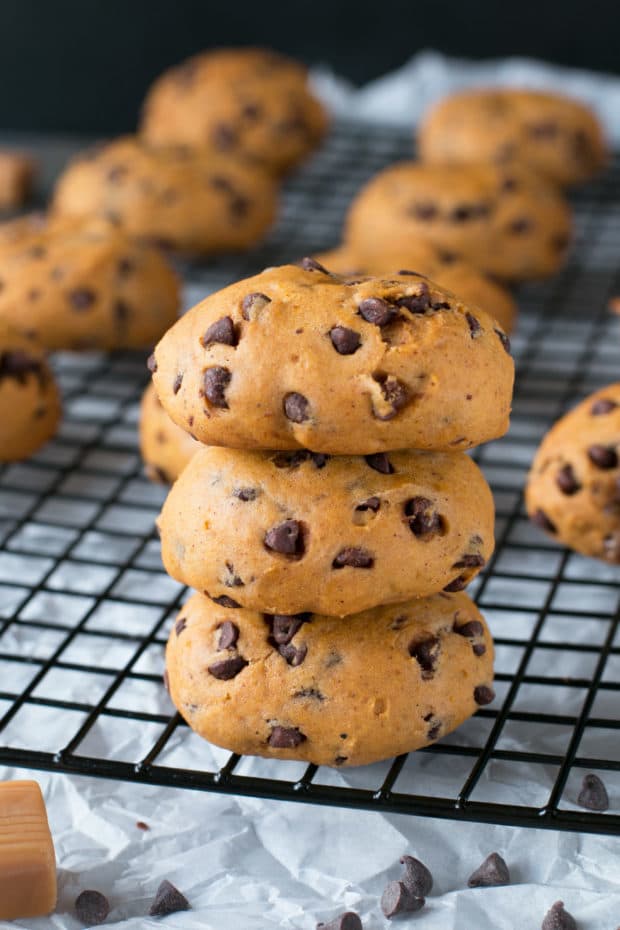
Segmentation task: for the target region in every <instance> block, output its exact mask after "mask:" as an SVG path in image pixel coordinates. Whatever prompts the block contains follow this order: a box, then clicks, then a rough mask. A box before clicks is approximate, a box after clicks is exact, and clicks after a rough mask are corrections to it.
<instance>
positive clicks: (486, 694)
mask: <svg viewBox="0 0 620 930" xmlns="http://www.w3.org/2000/svg"><path fill="white" fill-rule="evenodd" d="M494 700H495V691H494V690H493V688H489V687H488V686H487V685H478V687H477V688H474V701H475V702H476V704H479V705H480V707H484V706H485V704H490V703H491V702H492V701H494Z"/></svg>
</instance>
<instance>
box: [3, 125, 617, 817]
mask: <svg viewBox="0 0 620 930" xmlns="http://www.w3.org/2000/svg"><path fill="white" fill-rule="evenodd" d="M409 145H410V140H409V134H408V133H407V134H406V133H403V132H400V131H397V130H393V129H386V128H380V127H370V126H361V125H340V126H337V127H336V128H335V129H334V131H333V133H332V135H331V137H330V139H329V140H328V143H327V144H326V146H325V147H324V149H323V150H322V151H321V152H320V153H319V155H318V156H317V157H316V158H315V159H314V160H313V161H312V162H311V163H310V164H308V165H307V166H306V167H304V168H303V169H302V171H301V172H300V173H298V174H297V176H296V177H295V178H293V179H292V180H291V181H290V182H289V183H288V185H287V188H286V191H285V195H284V201H283V210H282V215H281V220H280V222H279V225H278V227H277V229H276V230H275V231H274V233H273V235H272V236H271V238H270V239H269V241H268V242H267V243H266V244H265V245H264V246H263V247H261V248H260V249H258V250H256V251H254V252H253V253H251V254H248V255H245V256H243V257H242V258H238V257H237V258H230V259H226V260H218V261H217V262H213V263H212V264H209V265H207V266H200V267H187V268H185V269H183V270H184V274H185V278H186V281H187V285H188V293H187V299H188V303H192V302H194V300H195V299H198V297H200V296H204V294H206V293H207V292H208V291H209V290H212V289H213V288H216V287H219V286H221V285H223V284H225V283H227V282H228V281H230V280H233V279H235V278H238V277H240V276H243V275H245V274H250V273H253V272H254V271H257V270H259V269H260V268H262V267H264V266H266V265H270V264H279V263H281V262H283V261H286V260H289V259H291V258H297V257H299V256H301V255H303V254H310V253H312V252H313V251H316V250H318V249H322V248H325V247H328V246H330V245H332V244H334V243H335V242H336V241H337V239H338V233H339V229H340V224H341V221H342V216H343V213H344V210H345V208H346V206H347V204H348V202H349V201H350V198H351V196H352V195H353V194H354V192H355V191H356V189H357V188H358V187H359V186H360V184H361V183H362V182H363V181H364V180H365V178H366V177H368V176H369V175H371V174H372V173H374V172H375V171H376V170H378V169H379V168H381V167H382V166H383V165H385V164H387V163H389V162H391V161H393V160H395V159H397V158H402V157H407V155H408V154H409ZM61 148H62V147H61ZM48 150H49V151H53V154H54V157H56V158H58V157H59V156H58V151H59V149H58V146H56V148H53V149H49V147H48ZM45 152H46V150H45V148H44V150H43V154H44V155H45ZM47 167H48V171H50V172H51V171H53V166H52V168H50V163H49V162H48V165H47ZM575 208H576V220H577V243H576V247H575V250H574V252H573V257H572V259H571V261H570V263H569V264H568V265H567V267H566V268H565V269H564V270H563V271H562V273H561V274H560V275H558V276H557V277H556V278H555V279H553V280H551V281H549V282H545V283H544V284H541V285H536V286H531V287H529V288H527V289H523V291H522V292H521V293H520V295H519V298H520V305H521V317H520V321H519V329H518V333H517V335H516V337H515V339H514V354H515V357H516V359H517V363H518V379H517V387H516V395H515V403H514V414H513V420H512V428H511V431H510V434H509V435H508V436H507V437H505V438H504V439H503V440H502V441H501V442H497V443H492V444H489V445H488V446H486V447H484V448H483V449H480V450H478V452H477V459H478V461H479V462H480V464H481V465H482V467H483V469H484V470H485V473H486V475H487V478H488V479H489V481H490V482H491V484H492V486H493V489H494V492H495V498H496V504H497V549H496V552H495V555H494V557H493V560H492V562H491V563H490V565H489V566H488V568H487V570H486V572H485V573H484V575H483V576H482V577H481V578H480V579H478V580H477V582H476V585H475V586H474V588H473V590H472V593H474V594H475V596H476V599H477V600H478V602H479V604H480V606H481V608H482V609H483V611H484V613H485V615H486V616H487V618H488V619H489V622H490V625H491V628H492V630H493V633H494V636H495V638H496V644H497V677H496V683H497V698H496V700H495V702H494V704H492V705H490V706H489V707H488V708H485V709H483V710H481V711H479V713H478V714H477V715H476V717H474V718H473V719H472V720H471V721H469V722H468V723H466V724H464V726H463V727H461V728H460V729H459V730H458V731H457V732H456V733H454V734H452V735H450V736H448V737H447V738H446V739H444V740H442V741H441V742H439V743H438V744H436V745H434V746H431V747H429V748H428V749H426V750H423V751H421V752H418V753H414V754H412V755H410V756H401V757H399V758H398V759H395V760H391V761H389V762H386V763H382V764H378V765H374V766H369V767H366V768H362V769H354V770H339V771H333V770H330V769H325V768H319V769H317V768H316V767H315V766H312V765H311V766H305V765H302V764H297V763H290V762H277V761H273V760H261V759H251V758H239V757H238V756H235V755H230V754H229V753H227V752H225V751H223V750H219V749H217V748H215V747H211V746H209V745H208V744H207V743H204V742H203V741H201V740H200V739H199V738H198V737H196V736H195V735H194V734H192V733H191V731H190V730H189V729H188V727H187V726H186V725H185V724H184V723H183V721H182V720H181V719H180V717H179V716H178V715H176V714H174V712H173V708H172V707H171V705H170V703H169V699H168V697H167V695H166V694H165V691H164V689H163V687H162V686H161V674H162V671H163V646H164V644H165V640H166V636H167V633H168V630H169V628H170V625H171V623H172V618H173V617H174V614H175V612H176V610H177V608H178V607H179V605H180V604H181V603H182V600H183V597H184V592H183V590H182V589H181V588H180V586H178V585H177V584H176V583H174V582H173V581H171V580H170V579H169V578H168V577H167V576H166V575H165V574H164V572H163V570H162V566H161V562H160V558H159V548H158V542H157V539H156V536H155V534H154V529H153V521H154V518H155V516H156V514H157V512H158V510H159V507H160V505H161V503H162V501H163V498H164V495H165V491H164V489H162V488H160V487H157V486H155V485H152V484H150V483H149V482H148V481H147V480H146V479H145V478H144V475H143V473H142V468H141V463H140V459H139V455H138V452H137V437H136V423H137V417H138V403H139V398H140V394H141V391H142V389H143V387H144V385H145V383H146V377H147V373H146V371H145V368H144V359H143V358H142V357H138V356H136V355H131V354H116V355H112V356H103V355H101V356H94V355H80V356H78V355H61V356H58V358H57V359H56V368H57V371H58V375H59V378H60V380H61V384H62V387H63V391H64V396H65V420H64V423H63V427H62V430H61V432H60V434H59V436H58V437H57V438H56V439H55V440H53V441H52V442H51V443H50V444H49V445H48V446H47V447H46V448H45V449H44V450H43V451H42V452H41V453H40V454H38V455H37V456H36V457H35V458H33V459H32V460H30V461H29V462H27V463H24V464H19V465H12V466H9V467H5V468H4V469H3V470H0V763H4V764H7V765H12V766H24V767H29V768H40V769H48V770H52V771H58V772H69V773H81V774H87V775H95V776H103V777H108V778H117V779H125V780H129V781H134V782H143V783H147V784H161V785H171V786H176V787H186V788H194V789H202V790H208V791H219V792H229V793H235V794H240V795H255V796H262V797H269V798H279V799H289V800H296V801H307V802H315V803H321V804H332V805H340V806H346V807H362V808H368V809H372V810H376V811H396V812H402V813H410V814H419V815H429V816H436V817H444V818H453V819H455V820H470V821H487V822H493V823H503V824H511V825H521V826H537V827H551V828H556V829H566V830H584V831H592V832H601V833H612V834H613V833H616V834H617V833H618V832H620V738H619V736H620V732H619V731H620V703H619V697H620V630H619V627H618V620H619V613H618V591H619V588H618V582H619V580H620V569H617V568H614V567H611V566H605V565H602V564H599V563H595V562H593V561H589V560H586V559H583V558H581V557H579V556H577V555H575V554H573V553H569V552H567V551H564V550H562V549H561V548H559V547H558V546H557V545H555V544H554V543H553V541H551V540H549V539H547V538H545V537H544V536H543V535H542V534H541V533H540V532H539V531H538V530H536V528H534V527H532V526H530V525H529V524H528V522H527V520H526V519H525V515H524V510H523V504H522V497H521V489H522V486H523V482H524V478H525V474H526V471H527V467H528V465H529V462H530V461H531V458H532V455H533V453H534V450H535V448H536V445H537V443H538V441H539V439H540V437H541V435H542V433H543V432H544V431H545V430H546V428H547V427H548V426H549V425H550V424H551V422H552V421H553V420H554V419H555V418H556V417H557V416H558V415H559V414H560V413H562V412H563V411H564V410H565V409H566V408H567V406H569V405H570V404H572V403H573V402H574V401H576V400H578V399H580V398H581V397H583V396H584V395H585V394H587V393H589V392H590V391H592V390H594V389H595V388H597V387H599V386H601V385H603V384H605V383H608V382H610V381H613V380H617V379H618V377H619V375H620V370H619V363H620V322H618V321H616V319H615V318H614V317H613V316H612V315H611V314H609V313H608V312H607V309H606V306H607V301H608V298H609V296H610V295H612V294H614V293H616V292H618V290H619V289H620V280H619V272H618V265H619V260H618V257H619V255H620V163H619V162H618V161H616V162H614V164H613V165H612V166H611V168H610V170H609V172H608V173H607V175H606V176H605V177H603V178H601V179H600V180H599V181H597V182H596V184H594V185H592V186H590V187H589V188H587V189H584V190H582V191H581V192H580V193H579V194H578V195H577V197H576V199H575ZM470 590H471V589H470ZM589 771H595V772H598V773H599V774H601V775H602V777H603V778H604V780H605V782H606V783H607V786H608V790H609V793H610V796H611V803H612V807H611V809H610V811H609V812H607V813H605V814H592V813H589V812H585V811H583V810H580V809H579V808H578V807H577V806H576V804H575V798H576V794H577V793H578V790H579V784H580V781H581V778H582V776H583V774H584V773H586V772H589Z"/></svg>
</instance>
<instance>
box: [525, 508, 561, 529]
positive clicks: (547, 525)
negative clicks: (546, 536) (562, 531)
mask: <svg viewBox="0 0 620 930" xmlns="http://www.w3.org/2000/svg"><path fill="white" fill-rule="evenodd" d="M530 520H531V521H532V523H534V524H535V526H537V527H539V528H540V529H541V530H546V532H547V533H557V527H556V525H555V523H554V522H553V521H552V520H550V519H549V517H548V516H547V514H546V513H545V511H544V510H541V509H540V507H539V508H538V509H537V510H535V511H534V513H531V514H530Z"/></svg>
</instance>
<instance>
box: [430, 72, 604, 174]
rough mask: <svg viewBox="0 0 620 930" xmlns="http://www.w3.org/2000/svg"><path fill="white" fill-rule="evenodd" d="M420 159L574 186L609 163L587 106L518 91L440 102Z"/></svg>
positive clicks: (474, 94) (466, 94)
mask: <svg viewBox="0 0 620 930" xmlns="http://www.w3.org/2000/svg"><path fill="white" fill-rule="evenodd" d="M418 150H419V153H420V157H421V158H422V159H423V160H424V161H427V162H432V163H433V164H438V165H439V164H459V165H463V164H471V163H475V162H493V163H494V164H496V165H501V166H502V167H506V166H512V165H514V164H516V165H525V166H527V167H528V168H531V169H532V170H533V171H536V172H538V173H539V174H540V175H542V176H543V177H545V178H547V179H548V180H550V181H552V182H554V183H557V184H560V185H563V186H570V185H573V184H580V183H582V182H583V181H587V180H588V179H589V178H591V177H592V176H593V175H595V174H596V173H597V172H598V171H600V170H601V169H602V168H603V166H604V165H605V162H606V161H607V158H608V153H607V147H606V144H605V139H604V137H603V130H602V127H601V124H600V123H599V121H598V119H597V118H596V116H595V115H594V113H593V112H592V111H591V110H590V109H589V108H588V107H587V106H584V104H582V103H580V102H579V101H577V100H573V99H571V98H570V97H565V96H564V95H562V94H552V93H547V92H542V91H537V90H525V89H516V88H503V89H500V88H488V89H475V90H466V91H463V92H462V93H458V94H451V95H450V96H449V97H445V98H444V99H443V100H440V101H439V103H438V104H436V105H435V106H434V107H432V108H431V110H430V111H429V112H428V113H427V114H426V116H425V117H424V119H423V120H422V123H421V125H420V127H419V130H418Z"/></svg>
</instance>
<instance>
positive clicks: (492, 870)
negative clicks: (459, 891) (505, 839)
mask: <svg viewBox="0 0 620 930" xmlns="http://www.w3.org/2000/svg"><path fill="white" fill-rule="evenodd" d="M467 884H468V886H469V887H470V888H490V887H491V886H492V885H509V884H510V872H509V871H508V866H507V865H506V863H505V861H504V860H503V859H502V857H501V856H500V855H499V853H496V852H493V853H491V854H490V855H489V856H487V857H486V859H485V860H484V862H483V863H482V865H480V866H478V868H477V869H476V871H475V872H472V873H471V875H470V876H469V878H468V879H467Z"/></svg>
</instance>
